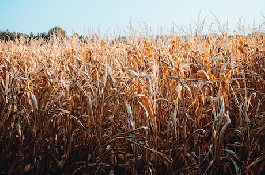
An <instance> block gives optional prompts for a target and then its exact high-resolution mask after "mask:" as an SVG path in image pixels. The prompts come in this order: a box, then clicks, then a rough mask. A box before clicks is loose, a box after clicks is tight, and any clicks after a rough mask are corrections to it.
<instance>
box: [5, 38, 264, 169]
mask: <svg viewBox="0 0 265 175" xmlns="http://www.w3.org/2000/svg"><path fill="white" fill-rule="evenodd" d="M264 68H265V37H264V36H262V35H259V34H258V33H256V34H254V35H248V36H246V35H232V36H229V35H227V34H226V33H221V34H209V35H206V36H201V35H197V36H191V35H187V36H173V35H172V36H167V37H159V38H157V39H155V38H153V37H150V36H148V37H144V36H141V35H136V34H135V35H134V36H129V37H128V38H127V39H126V40H124V41H120V40H119V39H118V38H117V39H116V40H115V39H114V40H108V39H104V38H101V37H100V36H97V37H95V36H91V37H88V38H87V39H85V40H79V39H77V38H76V37H72V38H70V39H63V40H61V39H58V38H53V39H52V40H50V41H43V40H30V41H29V40H26V39H21V40H16V41H14V42H12V41H9V42H3V41H2V42H1V43H0V75H1V76H0V92H1V96H0V150H1V152H0V170H1V173H2V174H23V173H26V174H82V173H83V174H158V173H165V174H262V173H265V170H264V169H265V168H264V167H265V163H264V162H265V154H264V153H265V152H264V151H265V118H264V115H265V111H264V109H265V103H264V101H265V80H264V79H265V74H264V71H265V70H264Z"/></svg>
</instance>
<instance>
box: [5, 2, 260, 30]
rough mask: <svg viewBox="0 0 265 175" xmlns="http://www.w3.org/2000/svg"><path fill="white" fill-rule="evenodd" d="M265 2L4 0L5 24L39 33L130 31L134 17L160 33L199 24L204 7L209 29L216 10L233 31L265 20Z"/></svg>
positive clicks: (136, 26)
mask: <svg viewBox="0 0 265 175" xmlns="http://www.w3.org/2000/svg"><path fill="white" fill-rule="evenodd" d="M264 7H265V0H251V1H249V0H218V1H216V0H192V1H191V0H190V1H189V0H131V1H129V0H0V21H1V22H0V30H6V29H9V31H12V32H13V31H15V32H24V33H27V34H29V33H30V32H33V33H34V34H36V33H38V32H47V31H48V30H49V29H50V28H52V27H54V26H60V27H62V28H63V29H65V30H66V31H67V33H68V34H69V33H71V32H72V31H75V32H77V33H79V34H87V33H88V32H89V30H90V31H91V30H92V31H93V32H97V30H98V29H100V31H101V33H106V32H107V31H108V33H109V34H113V32H114V31H116V33H118V32H121V33H124V32H125V33H126V32H129V28H128V26H129V22H130V21H131V24H132V25H133V27H134V29H136V30H138V31H140V30H141V26H142V28H144V26H145V24H147V25H148V27H149V28H151V29H152V30H153V32H154V34H157V32H158V31H159V28H162V29H163V30H164V32H169V31H170V29H172V26H173V24H175V27H176V26H178V27H181V28H184V29H188V28H189V27H190V25H192V27H194V26H195V23H196V21H197V20H198V14H199V12H200V11H201V13H200V21H203V19H206V25H205V26H206V27H205V28H206V29H207V26H209V25H210V24H211V22H215V20H214V16H213V14H214V15H215V16H217V17H218V19H219V20H220V22H221V23H225V22H227V21H228V27H229V29H230V32H233V30H234V29H235V26H236V24H237V22H238V21H239V19H240V18H241V19H242V22H243V23H244V24H245V26H246V28H247V26H248V25H250V26H251V27H252V26H253V21H255V24H256V26H258V25H259V24H261V23H262V22H265V18H264V16H263V15H265V8H264ZM212 13H213V14H212ZM261 13H262V14H263V15H262V14H261ZM263 29H264V28H263Z"/></svg>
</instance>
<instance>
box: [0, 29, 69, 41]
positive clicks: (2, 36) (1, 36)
mask: <svg viewBox="0 0 265 175" xmlns="http://www.w3.org/2000/svg"><path fill="white" fill-rule="evenodd" d="M52 36H56V37H61V38H67V33H66V31H65V30H63V29H62V28H61V27H58V26H56V27H53V28H51V29H50V30H49V31H48V32H47V33H46V32H43V33H37V34H36V35H34V34H33V33H32V32H31V33H30V34H29V35H27V34H25V33H21V32H10V31H9V30H6V31H0V40H4V41H9V40H12V41H14V40H15V39H19V38H20V37H24V38H28V39H40V38H42V39H44V40H49V39H50V38H51V37H52Z"/></svg>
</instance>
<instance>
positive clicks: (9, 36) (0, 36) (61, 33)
mask: <svg viewBox="0 0 265 175" xmlns="http://www.w3.org/2000/svg"><path fill="white" fill-rule="evenodd" d="M249 35H259V36H262V37H264V36H265V32H252V33H251V34H249ZM53 36H55V37H60V38H68V36H67V33H66V31H65V30H63V29H62V28H61V27H58V26H56V27H53V28H51V29H50V30H48V32H43V33H37V34H35V35H34V34H33V33H32V32H31V33H30V34H29V35H27V34H24V33H21V32H10V31H9V30H6V31H0V40H4V41H9V40H11V41H14V40H15V39H19V38H21V37H24V38H28V39H29V40H31V39H37V40H39V39H40V38H41V39H43V40H50V39H51V38H52V37H53ZM73 36H76V37H78V38H79V39H87V37H84V36H82V35H78V34H77V33H74V34H73ZM206 36H207V35H204V36H203V38H204V39H205V37H206ZM94 37H95V36H94ZM168 37H170V36H169V35H157V36H156V38H155V39H156V40H158V39H166V38H168ZM229 37H232V36H229ZM91 39H92V40H93V39H94V38H91ZM128 40H129V37H128V36H118V37H116V38H115V39H114V40H112V44H114V42H115V41H119V42H123V43H127V41H128Z"/></svg>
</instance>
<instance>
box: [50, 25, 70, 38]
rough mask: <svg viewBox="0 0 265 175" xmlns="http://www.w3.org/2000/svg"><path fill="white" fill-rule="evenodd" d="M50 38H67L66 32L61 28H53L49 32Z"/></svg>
mask: <svg viewBox="0 0 265 175" xmlns="http://www.w3.org/2000/svg"><path fill="white" fill-rule="evenodd" d="M47 35H48V38H51V36H57V37H62V38H67V35H66V31H65V30H63V29H62V28H61V27H58V26H56V27H53V28H51V29H50V30H49V31H48V34H47Z"/></svg>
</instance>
